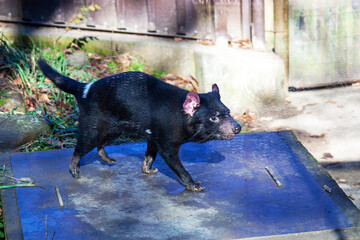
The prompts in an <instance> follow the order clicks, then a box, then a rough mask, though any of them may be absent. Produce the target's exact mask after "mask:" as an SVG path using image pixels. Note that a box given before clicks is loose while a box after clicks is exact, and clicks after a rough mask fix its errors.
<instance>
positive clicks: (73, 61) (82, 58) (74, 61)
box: [66, 51, 90, 66]
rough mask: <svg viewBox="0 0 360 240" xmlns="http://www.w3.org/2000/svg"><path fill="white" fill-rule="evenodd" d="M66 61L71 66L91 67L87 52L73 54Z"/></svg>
mask: <svg viewBox="0 0 360 240" xmlns="http://www.w3.org/2000/svg"><path fill="white" fill-rule="evenodd" d="M66 61H67V63H68V64H69V65H70V66H83V65H90V62H89V58H88V56H87V55H86V53H85V52H81V51H79V52H73V53H72V54H70V55H69V56H68V57H67V59H66Z"/></svg>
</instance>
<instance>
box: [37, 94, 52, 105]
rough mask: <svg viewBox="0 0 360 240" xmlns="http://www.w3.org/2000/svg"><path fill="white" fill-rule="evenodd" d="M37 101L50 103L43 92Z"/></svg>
mask: <svg viewBox="0 0 360 240" xmlns="http://www.w3.org/2000/svg"><path fill="white" fill-rule="evenodd" d="M39 102H41V103H50V100H49V97H48V95H47V94H46V93H43V94H41V95H40V97H39Z"/></svg>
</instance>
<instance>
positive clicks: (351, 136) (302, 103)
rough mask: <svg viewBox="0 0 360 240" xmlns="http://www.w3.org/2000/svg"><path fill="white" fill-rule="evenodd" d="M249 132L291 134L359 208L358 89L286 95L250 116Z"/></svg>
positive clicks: (359, 96)
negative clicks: (290, 132)
mask: <svg viewBox="0 0 360 240" xmlns="http://www.w3.org/2000/svg"><path fill="white" fill-rule="evenodd" d="M253 118H254V119H253V121H249V123H248V127H249V128H250V129H251V130H252V131H256V132H257V131H276V130H292V131H293V132H294V133H295V135H296V136H297V138H298V139H299V140H300V141H301V143H302V144H303V145H304V146H305V147H306V148H307V149H308V151H309V152H310V153H311V154H312V155H313V156H314V157H315V158H316V159H317V160H318V161H319V162H320V163H321V165H322V166H323V167H324V168H325V169H326V170H327V171H328V172H329V173H330V174H331V176H332V177H333V178H334V179H335V180H336V181H337V182H338V184H339V186H340V187H341V188H342V189H343V190H344V192H345V193H346V194H347V195H348V197H349V198H350V199H351V200H352V201H353V202H354V204H355V205H356V206H357V207H358V208H360V123H359V119H360V86H359V85H353V86H351V87H342V88H334V89H325V90H316V91H303V92H290V93H289V95H288V98H287V101H286V103H285V104H284V105H282V106H276V107H274V106H272V107H268V108H264V110H263V111H262V112H260V113H257V114H255V115H254V116H253Z"/></svg>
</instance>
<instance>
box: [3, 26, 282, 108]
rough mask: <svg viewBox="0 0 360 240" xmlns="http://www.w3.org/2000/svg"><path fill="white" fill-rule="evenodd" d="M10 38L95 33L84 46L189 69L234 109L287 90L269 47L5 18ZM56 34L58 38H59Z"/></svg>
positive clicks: (64, 39)
mask: <svg viewBox="0 0 360 240" xmlns="http://www.w3.org/2000/svg"><path fill="white" fill-rule="evenodd" d="M0 31H3V32H5V34H6V35H7V36H8V37H9V38H12V39H14V38H16V37H18V36H19V35H18V33H19V34H29V35H31V36H32V38H33V39H34V40H35V41H40V40H41V44H42V47H45V46H48V45H53V44H54V42H55V40H56V39H58V41H57V42H56V44H57V45H61V44H62V45H67V44H68V43H69V42H71V40H72V39H73V38H80V37H85V36H91V37H95V38H96V39H97V40H93V41H89V43H87V44H86V46H85V47H84V50H86V51H91V52H97V53H100V54H101V53H102V54H112V55H115V54H123V53H130V54H131V55H132V56H134V57H135V58H137V59H138V61H139V62H140V63H143V64H144V67H145V70H146V71H149V72H153V71H166V72H169V73H174V74H176V75H179V76H182V77H186V76H188V75H193V76H195V77H196V79H197V80H198V81H199V83H200V88H201V91H203V92H206V91H209V90H210V89H211V85H212V84H213V83H217V84H218V85H219V87H220V91H221V95H222V99H223V101H224V103H225V104H226V105H228V106H229V107H230V109H231V110H232V111H233V112H239V113H242V112H243V111H244V110H245V109H248V108H249V109H251V110H253V111H257V110H258V111H259V110H261V108H262V107H263V106H264V105H265V106H266V105H269V104H276V103H279V102H283V100H284V98H285V95H286V93H287V86H286V82H285V64H284V62H283V61H282V59H281V58H280V57H278V56H277V55H275V54H274V53H272V52H261V51H255V50H244V49H234V48H228V47H218V46H205V45H202V44H200V43H197V42H195V41H192V40H182V41H180V42H176V41H174V40H173V39H170V38H159V37H150V36H139V35H130V34H119V33H104V32H96V31H82V30H71V31H68V32H66V31H65V29H62V28H49V27H41V28H40V27H31V26H21V25H15V24H8V25H7V27H6V28H3V29H0ZM59 37H60V38H59Z"/></svg>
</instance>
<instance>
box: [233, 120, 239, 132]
mask: <svg viewBox="0 0 360 240" xmlns="http://www.w3.org/2000/svg"><path fill="white" fill-rule="evenodd" d="M240 131H241V126H240V125H239V124H238V123H237V122H235V124H234V128H233V132H234V134H238V133H240Z"/></svg>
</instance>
